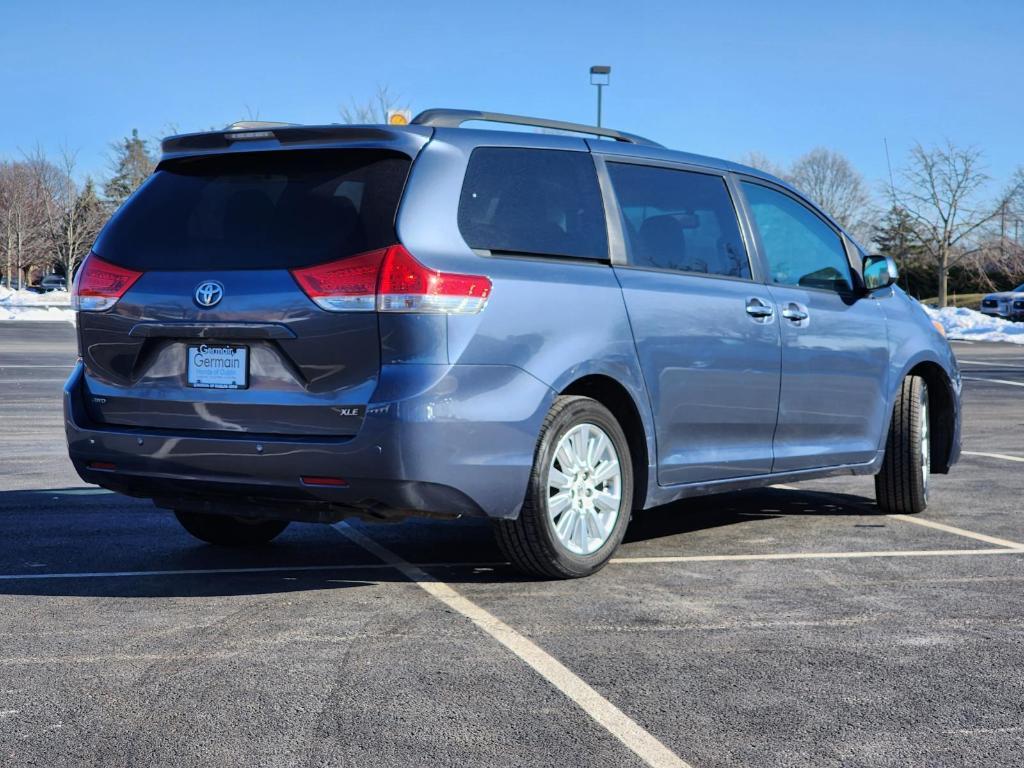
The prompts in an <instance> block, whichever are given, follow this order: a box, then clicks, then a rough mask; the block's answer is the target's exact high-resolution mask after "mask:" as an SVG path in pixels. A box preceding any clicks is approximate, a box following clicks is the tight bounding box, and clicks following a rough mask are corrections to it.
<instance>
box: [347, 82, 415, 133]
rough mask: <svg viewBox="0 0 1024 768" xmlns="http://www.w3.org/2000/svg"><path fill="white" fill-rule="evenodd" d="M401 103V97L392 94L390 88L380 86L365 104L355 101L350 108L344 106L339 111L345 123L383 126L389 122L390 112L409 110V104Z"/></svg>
mask: <svg viewBox="0 0 1024 768" xmlns="http://www.w3.org/2000/svg"><path fill="white" fill-rule="evenodd" d="M399 102H400V97H399V96H397V95H395V94H393V93H391V89H390V88H389V87H388V86H386V85H378V86H377V91H376V93H374V95H373V96H371V97H370V98H369V99H367V100H366V101H364V102H363V103H358V102H356V100H355V99H353V100H352V102H351V104H350V105H349V106H347V107H345V106H343V107H341V108H340V109H339V110H338V111H339V112H341V121H342V122H343V123H349V124H354V125H363V124H383V123H386V122H387V121H388V111H389V110H392V109H408V105H407V104H406V105H402V104H400V103H399Z"/></svg>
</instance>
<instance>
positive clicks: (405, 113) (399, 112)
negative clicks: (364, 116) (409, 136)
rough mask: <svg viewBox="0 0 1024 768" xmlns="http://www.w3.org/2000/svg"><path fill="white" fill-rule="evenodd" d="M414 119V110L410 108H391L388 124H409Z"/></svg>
mask: <svg viewBox="0 0 1024 768" xmlns="http://www.w3.org/2000/svg"><path fill="white" fill-rule="evenodd" d="M411 120H412V112H410V111H409V110H408V109H389V110H388V125H408V124H409V121H411Z"/></svg>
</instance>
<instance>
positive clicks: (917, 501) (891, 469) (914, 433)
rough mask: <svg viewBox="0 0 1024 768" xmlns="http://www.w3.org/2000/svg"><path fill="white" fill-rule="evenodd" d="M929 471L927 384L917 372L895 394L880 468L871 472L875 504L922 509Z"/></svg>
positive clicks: (895, 510)
mask: <svg viewBox="0 0 1024 768" xmlns="http://www.w3.org/2000/svg"><path fill="white" fill-rule="evenodd" d="M930 475H931V423H930V419H929V414H928V385H927V384H926V383H925V381H924V379H922V378H921V377H920V376H908V377H907V378H905V379H904V380H903V384H902V386H901V387H900V392H899V394H898V395H897V396H896V404H895V405H894V407H893V413H892V422H891V424H890V425H889V437H888V439H887V440H886V443H885V460H884V461H883V462H882V471H881V472H879V473H878V474H877V475H875V498H876V499H877V500H878V506H879V507H881V508H882V511H883V512H886V513H888V514H904V515H909V514H915V513H917V512H921V511H923V510H924V508H925V507H927V506H928V481H929V478H930Z"/></svg>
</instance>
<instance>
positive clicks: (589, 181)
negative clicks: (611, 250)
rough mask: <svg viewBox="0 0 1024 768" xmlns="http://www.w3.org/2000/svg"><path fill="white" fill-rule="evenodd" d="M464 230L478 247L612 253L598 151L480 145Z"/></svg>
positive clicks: (472, 163)
mask: <svg viewBox="0 0 1024 768" xmlns="http://www.w3.org/2000/svg"><path fill="white" fill-rule="evenodd" d="M459 230H460V231H461V232H462V236H463V237H464V238H465V239H466V242H467V243H468V244H469V246H470V247H471V248H478V249H482V250H488V251H492V252H499V253H526V254H538V255H550V256H575V257H580V258H587V259H606V258H608V235H607V232H606V230H605V221H604V208H603V205H602V201H601V190H600V188H599V187H598V185H597V172H596V171H595V169H594V161H593V159H592V158H591V157H590V155H589V154H588V153H586V152H563V151H559V150H551V149H517V148H510V147H481V148H479V149H475V150H473V154H472V156H471V157H470V159H469V167H468V168H467V170H466V179H465V182H464V183H463V186H462V199H461V200H460V201H459Z"/></svg>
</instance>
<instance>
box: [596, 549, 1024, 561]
mask: <svg viewBox="0 0 1024 768" xmlns="http://www.w3.org/2000/svg"><path fill="white" fill-rule="evenodd" d="M1015 554H1024V546H1019V545H1018V546H1015V547H1014V548H1007V547H1000V548H999V549H890V550H878V551H874V552H870V551H869V552H763V553H760V554H756V555H664V556H658V555H655V556H650V557H613V558H612V559H611V560H610V561H609V562H611V563H615V564H616V565H648V564H652V563H717V562H744V561H748V560H750V561H753V560H852V559H858V558H864V557H957V556H960V555H1015Z"/></svg>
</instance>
